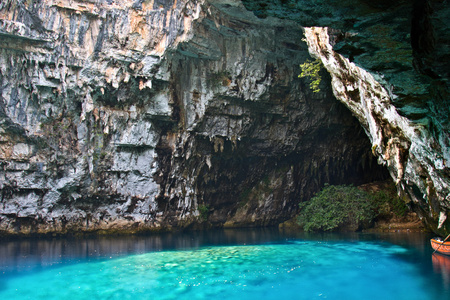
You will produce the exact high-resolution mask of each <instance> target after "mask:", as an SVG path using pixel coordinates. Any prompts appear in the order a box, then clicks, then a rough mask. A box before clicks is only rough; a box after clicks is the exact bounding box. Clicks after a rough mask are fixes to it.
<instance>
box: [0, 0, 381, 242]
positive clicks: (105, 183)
mask: <svg viewBox="0 0 450 300" xmlns="http://www.w3.org/2000/svg"><path fill="white" fill-rule="evenodd" d="M0 16H1V28H0V35H1V38H2V43H1V44H0V68H1V69H0V86H1V98H0V113H1V116H2V118H1V124H0V125H1V127H0V128H1V144H0V147H1V148H0V149H1V150H0V159H1V168H2V170H1V173H0V176H1V186H0V187H1V191H2V194H1V203H0V219H1V225H0V227H1V230H2V231H3V232H8V233H33V232H36V233H48V232H70V231H78V230H82V231H83V230H85V231H91V230H114V229H117V230H122V231H123V230H130V231H135V230H146V229H159V228H164V229H165V228H170V227H187V226H198V224H202V223H204V224H210V226H258V225H275V224H278V223H280V222H282V221H284V220H286V219H288V218H291V217H292V216H294V215H295V213H296V212H297V208H298V203H299V202H300V201H304V200H306V199H308V198H309V197H310V196H311V195H312V193H314V192H315V191H317V190H318V188H320V186H321V185H323V184H324V183H325V182H329V183H351V182H352V183H356V184H358V183H363V182H368V181H371V180H374V179H379V178H383V177H384V176H386V175H385V172H384V171H383V169H382V168H380V167H379V166H378V165H377V164H376V163H375V159H374V157H373V156H372V154H371V151H370V143H369V141H368V139H367V137H366V136H365V134H364V131H363V130H362V128H361V127H360V125H359V124H358V122H357V120H356V119H355V118H353V117H352V116H351V114H350V112H349V111H348V110H347V109H346V108H345V107H344V106H343V105H342V104H340V103H339V102H337V101H336V100H335V98H334V97H333V95H332V92H331V87H330V86H329V85H327V84H325V83H324V86H323V91H324V92H322V93H320V94H314V93H312V92H311V91H310V89H309V88H308V82H305V81H304V80H300V79H298V78H297V75H298V74H299V72H300V71H299V67H298V66H299V64H300V63H302V62H304V61H305V60H306V59H307V58H309V54H308V49H307V45H306V43H304V42H303V41H302V40H301V39H302V37H303V32H302V28H301V27H300V26H299V25H297V24H295V23H293V22H284V21H281V20H276V19H271V20H260V19H258V18H256V17H255V16H254V15H253V14H252V13H250V12H248V11H246V10H245V9H244V8H243V6H242V4H240V2H234V1H228V2H220V1H214V2H213V3H210V2H202V1H125V0H122V1H115V0H114V1H113V0H111V1H50V0H47V1H34V2H32V1H3V2H2V3H1V4H0ZM325 75H326V74H325Z"/></svg>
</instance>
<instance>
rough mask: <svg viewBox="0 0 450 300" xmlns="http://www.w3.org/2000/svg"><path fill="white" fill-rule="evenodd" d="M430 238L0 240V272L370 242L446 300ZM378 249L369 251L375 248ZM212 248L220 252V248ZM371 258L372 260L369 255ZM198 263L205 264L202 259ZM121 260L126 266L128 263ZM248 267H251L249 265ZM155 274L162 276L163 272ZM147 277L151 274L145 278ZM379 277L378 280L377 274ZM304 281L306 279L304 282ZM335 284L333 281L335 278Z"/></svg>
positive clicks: (447, 279)
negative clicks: (244, 247) (161, 255)
mask: <svg viewBox="0 0 450 300" xmlns="http://www.w3.org/2000/svg"><path fill="white" fill-rule="evenodd" d="M429 238H430V236H429V235H427V234H423V233H346V234H335V233H328V234H308V233H301V232H292V231H279V230H278V229H276V228H264V229H241V230H212V231H196V232H195V231H194V232H185V233H165V234H154V235H149V236H127V237H100V238H87V239H48V240H44V239H25V240H2V241H0V274H3V276H7V277H9V278H13V277H16V276H23V275H25V274H29V273H35V272H43V273H47V274H48V272H47V271H46V270H51V269H53V268H59V267H62V266H71V265H75V264H77V263H82V264H85V263H89V262H95V263H97V262H98V263H102V264H103V261H105V263H106V261H107V260H110V258H122V257H123V258H124V259H128V258H125V257H126V256H129V255H135V254H138V255H139V254H145V253H152V252H153V253H159V252H162V251H168V250H170V251H174V250H197V249H198V250H200V251H194V252H190V253H192V255H200V254H201V255H203V254H204V255H206V257H209V256H211V255H210V254H209V252H208V251H210V250H208V249H207V250H205V247H216V246H241V245H282V244H283V245H284V246H283V247H284V248H282V249H284V250H283V251H285V255H287V250H289V249H296V248H295V247H294V248H292V247H291V246H289V245H291V244H292V243H295V244H299V243H300V244H302V243H303V242H304V243H305V244H308V245H310V246H313V248H314V245H323V244H326V246H327V247H325V248H320V249H321V251H323V252H321V253H322V254H321V256H322V257H325V256H327V255H328V256H329V255H333V257H335V258H339V257H338V256H339V254H338V253H345V252H347V254H348V252H349V248H350V245H356V248H355V249H356V250H354V251H355V252H354V253H355V254H354V255H359V254H358V253H359V251H360V248H358V247H360V246H358V245H362V246H363V249H365V250H364V251H363V252H365V253H370V252H371V251H372V250H370V249H372V248H371V247H370V245H371V244H373V245H377V247H379V246H381V247H386V248H389V247H391V246H392V245H396V246H399V247H400V248H401V249H405V251H396V252H395V253H393V254H392V255H393V256H394V257H395V258H396V259H398V260H399V261H401V262H402V264H407V265H408V266H410V267H411V268H412V269H414V270H416V271H417V272H416V271H414V272H415V273H417V274H418V276H419V277H420V278H418V279H417V280H418V282H424V286H426V287H427V288H426V293H429V294H430V298H429V299H432V297H434V296H439V297H440V298H442V299H444V298H445V299H450V286H449V285H450V257H447V256H442V255H438V254H435V255H432V252H433V250H432V249H431V247H430V244H429ZM346 245H348V246H346ZM368 245H369V246H368ZM290 247H291V248H290ZM377 247H375V248H373V249H378V248H377ZM313 248H312V249H313ZM400 248H399V249H400ZM213 249H215V248H213ZM236 249H238V248H236ZM248 249H251V248H248ZM258 249H259V248H258ZM264 249H266V250H265V251H266V252H267V251H268V250H269V249H272V248H264ZM279 249H281V248H279ZM305 249H306V248H305ZM316 249H319V248H316ZM327 249H329V250H327ZM339 249H341V250H339ZM216 250H219V248H217V249H216ZM221 251H225V252H226V251H228V250H225V249H222V250H221ZM271 251H274V253H275V250H274V249H272V250H271ZM295 251H297V250H295ZM327 251H328V252H327ZM340 251H341V252H340ZM352 251H353V250H352ZM376 251H379V250H376ZM376 251H375V250H373V251H372V255H374V253H375V252H376ZM292 253H294V252H292ZM309 253H310V252H308V253H304V254H303V257H304V258H306V257H309V255H310V254H309ZM380 253H381V252H380ZM187 254H188V253H187V252H186V255H187ZM316 254H317V253H316ZM155 255H156V254H155ZM155 255H152V256H149V259H150V261H154V260H155V259H156V258H158V257H159V256H155ZM171 255H173V257H176V255H181V253H178V254H175V253H174V252H172V254H171ZM183 255H184V254H183ZM274 255H275V254H274ZM281 255H283V254H281ZM296 255H297V254H292V255H291V256H292V257H296ZM188 257H189V256H188ZM264 257H266V256H264ZM270 257H271V256H267V258H270ZM141 258H142V257H141ZM211 258H214V256H211ZM216 258H217V261H220V257H216ZM130 259H131V257H130ZM371 259H374V258H373V257H372V258H371ZM189 260H190V261H191V262H194V261H195V259H194V257H191V258H190V259H189ZM203 260H206V258H204V259H203ZM312 260H313V259H312V258H311V261H312ZM333 260H335V259H333ZM126 261H127V262H128V260H126ZM257 262H259V260H256V261H255V262H253V263H251V264H249V266H252V265H256V263H257ZM174 263H175V262H172V261H169V265H173V264H174ZM240 263H242V262H240ZM166 264H167V262H164V267H165V269H167V268H166ZM201 264H202V260H200V262H199V263H198V265H199V266H201ZM85 267H88V265H85ZM115 267H116V266H115ZM115 267H114V268H115ZM376 267H377V266H376V265H372V266H370V265H368V268H369V269H373V268H376ZM378 267H379V266H378ZM196 268H197V267H196ZM198 268H200V267H198ZM198 268H197V269H198ZM248 268H250V269H251V267H248ZM369 269H368V270H369ZM376 270H377V272H378V271H380V272H381V271H382V270H381V269H376ZM74 272H75V271H74ZM159 274H160V275H161V274H163V273H159ZM164 274H165V273H164ZM168 274H169V273H168ZM147 275H148V276H150V275H149V274H147ZM166 275H167V274H166ZM169 275H170V274H169ZM376 275H377V274H371V276H376ZM129 276H130V277H131V276H133V274H129ZM186 276H187V275H186ZM379 276H382V275H381V273H380V275H379ZM5 278H6V277H5ZM337 278H339V277H337ZM303 280H306V279H305V278H303ZM334 280H337V279H336V278H335V279H334ZM399 280H400V279H399ZM0 284H3V283H2V280H0ZM0 289H1V287H0ZM427 299H428V298H427Z"/></svg>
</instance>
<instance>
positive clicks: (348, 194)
mask: <svg viewBox="0 0 450 300" xmlns="http://www.w3.org/2000/svg"><path fill="white" fill-rule="evenodd" d="M300 208H301V211H300V214H299V217H298V223H299V225H300V226H302V227H303V229H304V230H305V231H335V230H346V229H347V230H360V229H365V228H368V227H369V226H370V225H371V224H372V223H373V221H374V220H375V219H376V218H378V217H387V216H388V215H391V214H395V215H397V216H403V215H405V214H406V212H407V207H406V205H405V203H404V202H403V201H402V200H401V199H400V198H398V197H397V196H396V195H392V194H389V193H386V192H384V191H379V192H376V193H369V192H366V191H363V190H361V189H359V188H356V187H354V186H348V185H337V186H334V185H325V187H324V188H323V189H322V190H321V191H320V192H318V193H317V194H316V195H315V196H314V197H313V198H312V199H311V200H310V201H308V202H304V203H301V204H300Z"/></svg>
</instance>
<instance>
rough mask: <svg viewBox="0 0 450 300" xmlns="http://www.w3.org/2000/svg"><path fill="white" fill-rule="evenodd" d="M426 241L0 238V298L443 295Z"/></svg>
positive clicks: (439, 268) (231, 234) (248, 235)
mask: <svg viewBox="0 0 450 300" xmlns="http://www.w3.org/2000/svg"><path fill="white" fill-rule="evenodd" d="M428 243H429V237H428V236H426V235H423V234H417V233H410V234H351V235H337V234H327V235H306V234H302V233H282V232H279V231H278V230H232V231H211V232H198V233H188V234H177V235H174V234H171V235H157V236H150V237H130V238H115V239H112V238H104V239H87V240H61V239H60V240H46V241H42V240H25V241H3V242H1V244H0V254H1V260H0V262H1V265H0V267H1V269H0V270H1V273H0V274H1V279H0V299H134V300H137V299H408V300H414V299H435V298H436V297H438V298H439V299H450V287H449V279H450V276H449V275H450V271H449V270H450V264H449V260H450V257H448V258H447V257H441V256H439V257H438V258H437V259H435V258H434V257H433V256H432V250H431V248H430V247H429V245H428ZM447 259H448V260H447ZM250 297H251V298H250Z"/></svg>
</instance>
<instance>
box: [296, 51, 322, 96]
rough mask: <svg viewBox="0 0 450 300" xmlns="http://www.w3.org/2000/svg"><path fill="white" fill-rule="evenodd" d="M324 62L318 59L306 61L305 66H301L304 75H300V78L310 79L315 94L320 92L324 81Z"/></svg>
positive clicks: (310, 85)
mask: <svg viewBox="0 0 450 300" xmlns="http://www.w3.org/2000/svg"><path fill="white" fill-rule="evenodd" d="M322 66H323V65H322V61H321V60H320V59H316V60H315V61H311V60H309V59H308V60H306V61H305V62H304V63H303V64H301V65H300V68H301V69H302V73H301V74H300V75H298V77H299V78H303V77H309V78H310V80H311V82H310V84H309V87H310V88H311V90H312V91H313V92H314V93H318V92H320V88H319V85H320V82H321V81H322V77H321V76H320V70H321V69H322Z"/></svg>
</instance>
